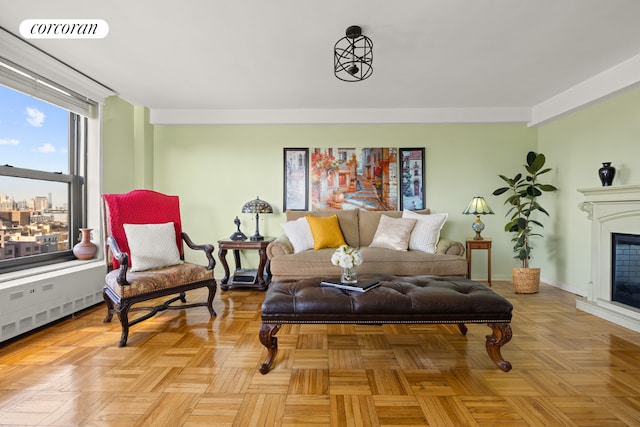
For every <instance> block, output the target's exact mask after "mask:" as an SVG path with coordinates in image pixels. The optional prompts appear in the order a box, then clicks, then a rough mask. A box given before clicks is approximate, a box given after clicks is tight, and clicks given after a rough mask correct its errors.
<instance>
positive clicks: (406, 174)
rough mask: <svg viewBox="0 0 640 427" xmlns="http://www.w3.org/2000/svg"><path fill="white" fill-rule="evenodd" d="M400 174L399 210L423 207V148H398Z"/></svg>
mask: <svg viewBox="0 0 640 427" xmlns="http://www.w3.org/2000/svg"><path fill="white" fill-rule="evenodd" d="M400 174H401V185H400V210H404V209H407V210H410V211H415V210H419V209H424V208H425V193H424V182H425V157H424V148H400Z"/></svg>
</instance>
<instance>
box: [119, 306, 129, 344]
mask: <svg viewBox="0 0 640 427" xmlns="http://www.w3.org/2000/svg"><path fill="white" fill-rule="evenodd" d="M130 308H131V304H127V303H125V304H122V305H121V306H120V307H119V310H118V318H119V319H120V324H121V325H122V335H120V342H119V343H118V347H125V346H126V345H127V339H128V338H129V309H130Z"/></svg>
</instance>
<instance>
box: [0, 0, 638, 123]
mask: <svg viewBox="0 0 640 427" xmlns="http://www.w3.org/2000/svg"><path fill="white" fill-rule="evenodd" d="M638 17H640V1H639V0H396V1H390V0H351V1H346V0H322V1H304V0H272V1H264V0H244V1H233V0H224V1H222V0H183V1H181V2H178V1H158V0H133V1H132V0H109V1H94V0H56V1H50V0H30V1H25V2H17V1H11V2H10V1H8V0H0V27H3V28H4V29H6V30H7V31H9V32H11V33H13V34H15V35H19V30H18V28H19V25H20V22H22V21H23V20H24V19H33V18H57V19H63V18H85V19H89V18H91V19H103V20H104V21H106V22H107V23H108V24H109V34H108V35H107V37H106V38H104V39H100V40H42V39H38V40H29V42H30V43H31V44H33V45H34V46H36V47H38V48H40V49H42V50H44V51H45V52H47V53H49V54H51V55H52V56H54V57H56V58H58V59H59V60H61V61H63V62H65V63H66V64H67V65H69V66H71V67H73V68H75V69H76V70H78V71H80V72H82V73H84V74H86V75H87V76H89V77H91V78H93V79H95V80H97V81H98V82H100V83H102V84H103V85H105V86H108V87H109V88H111V89H112V90H113V91H115V92H117V93H118V94H119V96H120V97H121V98H123V99H125V100H126V101H128V102H130V103H132V104H135V105H144V106H147V107H149V108H150V109H152V110H154V109H159V110H162V109H172V110H179V109H189V110H198V109H203V110H217V111H226V110H232V111H235V110H287V109H295V110H300V109H318V110H326V109H354V110H362V109H457V108H461V109H469V108H471V109H473V108H477V109H491V108H505V109H513V108H515V109H518V108H527V109H530V108H531V107H533V106H535V105H536V104H539V103H541V102H544V101H545V100H548V99H549V98H551V97H554V96H555V95H557V94H558V93H560V92H562V91H564V90H566V89H568V88H571V87H572V86H575V85H576V84H579V83H580V82H582V81H584V80H585V79H588V78H590V77H592V76H594V75H597V74H598V73H601V72H603V71H605V70H607V69H609V68H611V67H613V66H616V65H617V64H619V63H621V62H623V61H625V60H627V59H629V58H632V57H634V56H636V55H639V54H640V25H639V24H638ZM350 25H359V26H361V27H362V29H363V33H364V34H365V35H367V36H368V37H370V38H371V39H372V41H373V55H374V59H373V69H374V70H373V75H372V77H371V78H369V79H368V80H365V81H362V82H356V83H347V82H343V81H340V80H338V79H337V78H336V77H335V76H334V75H333V45H334V44H335V42H336V41H337V40H338V39H339V38H341V37H342V36H343V35H344V32H345V29H346V28H347V27H348V26H350ZM1 49H2V48H1V46H0V54H1V52H2V50H1Z"/></svg>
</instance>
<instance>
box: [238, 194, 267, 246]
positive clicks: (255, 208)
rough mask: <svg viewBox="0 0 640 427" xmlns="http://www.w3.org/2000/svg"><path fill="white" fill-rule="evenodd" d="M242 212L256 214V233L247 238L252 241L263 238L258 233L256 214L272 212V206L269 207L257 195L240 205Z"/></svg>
mask: <svg viewBox="0 0 640 427" xmlns="http://www.w3.org/2000/svg"><path fill="white" fill-rule="evenodd" d="M242 213H251V214H253V213H254V214H256V234H254V235H253V236H251V237H250V238H249V240H251V241H254V242H255V241H258V240H264V237H263V236H261V235H260V231H259V230H258V219H259V217H258V216H259V215H260V214H265V213H273V208H272V207H271V205H270V204H269V203H267V202H265V201H264V200H260V198H259V197H256V198H255V199H254V200H251V201H250V202H247V203H245V204H244V206H243V207H242Z"/></svg>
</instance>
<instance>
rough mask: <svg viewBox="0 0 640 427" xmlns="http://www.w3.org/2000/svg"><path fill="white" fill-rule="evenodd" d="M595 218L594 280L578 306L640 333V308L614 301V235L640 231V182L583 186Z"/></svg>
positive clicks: (585, 205)
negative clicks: (612, 281) (593, 186)
mask: <svg viewBox="0 0 640 427" xmlns="http://www.w3.org/2000/svg"><path fill="white" fill-rule="evenodd" d="M578 191H579V192H580V193H582V194H583V195H584V198H585V200H584V202H581V203H580V204H579V205H578V206H579V208H580V209H581V210H582V211H584V212H586V213H587V215H588V217H589V219H590V220H591V281H590V282H589V286H588V288H587V297H586V298H578V299H577V300H576V307H577V308H578V309H580V310H583V311H586V312H588V313H591V314H593V315H595V316H598V317H601V318H603V319H606V320H609V321H611V322H614V323H617V324H619V325H621V326H624V327H627V328H629V329H632V330H634V331H637V332H640V310H638V309H636V308H634V307H630V306H627V305H624V304H620V303H618V302H615V301H612V300H611V235H612V233H628V234H640V185H623V186H611V187H598V188H585V189H579V190H578Z"/></svg>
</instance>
